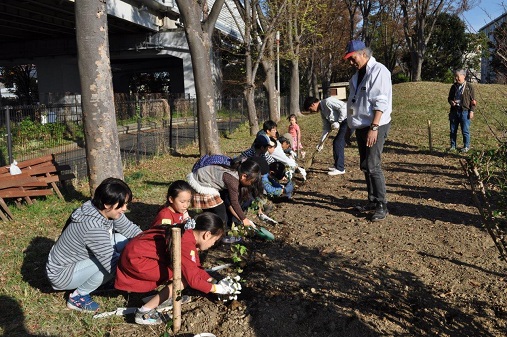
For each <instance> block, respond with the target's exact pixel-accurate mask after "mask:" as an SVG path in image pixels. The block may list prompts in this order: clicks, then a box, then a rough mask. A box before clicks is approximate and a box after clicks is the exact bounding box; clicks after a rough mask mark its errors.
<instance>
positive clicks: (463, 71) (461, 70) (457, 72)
mask: <svg viewBox="0 0 507 337" xmlns="http://www.w3.org/2000/svg"><path fill="white" fill-rule="evenodd" d="M454 73H455V74H458V75H463V76H466V75H467V72H466V70H465V69H457V70H456V71H455V72H454Z"/></svg>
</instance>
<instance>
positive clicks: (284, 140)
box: [278, 136, 290, 145]
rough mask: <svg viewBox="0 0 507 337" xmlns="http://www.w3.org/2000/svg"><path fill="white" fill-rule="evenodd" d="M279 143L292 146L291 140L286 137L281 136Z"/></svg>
mask: <svg viewBox="0 0 507 337" xmlns="http://www.w3.org/2000/svg"><path fill="white" fill-rule="evenodd" d="M278 141H279V142H280V144H283V143H287V144H289V145H290V140H288V139H287V138H285V137H284V136H280V138H278Z"/></svg>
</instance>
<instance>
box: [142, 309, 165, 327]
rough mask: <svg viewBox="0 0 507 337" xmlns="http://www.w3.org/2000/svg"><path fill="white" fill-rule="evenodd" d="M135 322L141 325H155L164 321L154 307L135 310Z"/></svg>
mask: <svg viewBox="0 0 507 337" xmlns="http://www.w3.org/2000/svg"><path fill="white" fill-rule="evenodd" d="M135 322H136V323H137V324H142V325H155V324H162V323H164V321H163V319H162V315H161V314H160V313H159V312H158V311H157V310H155V309H151V310H150V311H147V312H141V311H139V309H137V310H136V317H135Z"/></svg>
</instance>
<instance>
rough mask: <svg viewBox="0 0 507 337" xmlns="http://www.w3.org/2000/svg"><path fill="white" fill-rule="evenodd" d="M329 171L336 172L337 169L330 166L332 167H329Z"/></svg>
mask: <svg viewBox="0 0 507 337" xmlns="http://www.w3.org/2000/svg"><path fill="white" fill-rule="evenodd" d="M327 170H328V171H334V170H336V167H334V166H330V167H328V168H327Z"/></svg>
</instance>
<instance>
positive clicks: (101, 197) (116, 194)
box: [92, 177, 132, 211]
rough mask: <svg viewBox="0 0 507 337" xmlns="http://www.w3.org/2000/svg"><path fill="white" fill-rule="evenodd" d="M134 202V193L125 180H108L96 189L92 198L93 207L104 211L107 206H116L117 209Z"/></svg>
mask: <svg viewBox="0 0 507 337" xmlns="http://www.w3.org/2000/svg"><path fill="white" fill-rule="evenodd" d="M130 200H132V191H131V190H130V187H129V186H128V185H127V183H125V182H124V181H123V180H121V179H118V178H112V177H111V178H106V179H104V181H102V182H101V183H100V185H99V186H98V187H97V188H96V189H95V192H94V193H93V198H92V204H93V206H95V207H97V209H98V210H100V211H102V210H104V209H106V206H105V205H109V206H114V205H116V204H118V205H117V206H116V209H118V208H121V207H123V205H125V204H127V203H129V202H130Z"/></svg>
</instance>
